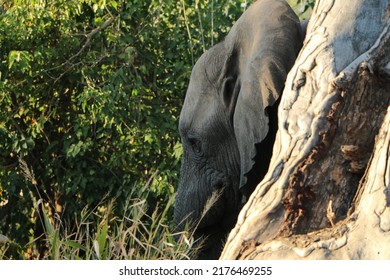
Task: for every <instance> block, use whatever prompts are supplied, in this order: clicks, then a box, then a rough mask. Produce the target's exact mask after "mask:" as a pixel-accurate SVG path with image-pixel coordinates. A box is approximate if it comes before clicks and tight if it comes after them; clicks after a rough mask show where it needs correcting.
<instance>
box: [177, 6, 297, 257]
mask: <svg viewBox="0 0 390 280" xmlns="http://www.w3.org/2000/svg"><path fill="white" fill-rule="evenodd" d="M302 40H303V32H302V30H301V26H300V23H299V19H298V18H297V16H296V15H295V13H294V12H293V11H292V9H291V8H290V7H289V6H288V4H287V3H286V2H285V1H284V0H258V1H256V2H255V3H254V4H252V5H251V6H250V7H249V9H248V10H247V11H246V12H245V13H244V14H243V15H242V16H241V17H240V19H239V20H238V21H237V22H236V24H235V25H234V26H233V27H232V29H231V31H230V33H229V34H228V35H227V37H226V38H225V40H224V41H222V42H220V43H219V44H217V45H215V46H214V47H212V48H211V49H209V50H208V51H207V52H205V53H204V54H203V55H202V56H201V57H200V59H199V60H198V61H197V63H196V64H195V66H194V68H193V70H192V73H191V78H190V83H189V86H188V90H187V94H186V97H185V100H184V105H183V108H182V111H181V115H180V121H179V130H180V135H181V138H182V143H183V157H182V167H181V174H180V182H179V187H178V190H177V196H176V202H175V210H174V222H175V225H176V230H178V231H181V230H183V229H184V227H185V225H186V224H190V225H191V226H193V227H196V229H195V236H196V237H201V236H204V237H206V242H205V244H204V247H203V249H202V250H201V252H200V254H199V256H198V257H199V258H206V259H213V258H217V257H218V256H219V254H220V252H221V249H222V244H223V241H224V239H225V238H226V236H227V233H228V232H229V231H230V230H231V229H232V227H233V226H234V224H235V222H236V220H237V216H238V213H239V211H240V209H241V208H242V206H243V203H244V202H245V200H246V199H247V197H248V196H249V195H250V193H251V192H252V191H253V189H254V188H255V186H256V185H257V183H258V182H259V181H260V180H261V179H262V177H263V176H264V175H265V172H266V171H267V168H268V164H269V161H270V157H271V154H272V146H273V142H274V138H275V133H276V130H277V103H278V99H279V97H280V94H281V93H282V90H283V87H284V83H285V80H286V76H287V73H288V72H289V70H290V68H291V67H292V66H293V64H294V61H295V59H296V56H297V54H298V52H299V50H300V48H301V46H302ZM213 193H214V194H216V193H218V194H219V198H218V199H217V201H216V202H215V203H214V204H213V205H212V206H211V207H210V209H209V210H208V211H207V213H206V214H204V213H203V211H204V207H205V205H206V202H207V201H208V199H209V198H210V196H211V195H212V194H213Z"/></svg>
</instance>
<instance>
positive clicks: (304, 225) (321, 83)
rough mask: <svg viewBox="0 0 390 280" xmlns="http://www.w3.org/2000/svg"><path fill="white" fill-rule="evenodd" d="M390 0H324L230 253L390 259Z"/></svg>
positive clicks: (229, 242)
mask: <svg viewBox="0 0 390 280" xmlns="http://www.w3.org/2000/svg"><path fill="white" fill-rule="evenodd" d="M389 105H390V6H389V1H388V0H375V1H374V0H353V1H335V0H318V1H317V3H316V6H315V8H314V10H313V14H312V16H311V19H310V21H309V25H308V30H307V35H306V39H305V42H304V46H303V48H302V51H301V53H300V55H299V57H298V58H297V61H296V63H295V66H294V67H293V69H292V70H291V72H290V73H289V75H288V78H287V81H286V86H285V90H284V92H283V96H282V100H281V103H280V107H279V113H278V117H279V131H278V133H277V136H276V141H275V145H274V149H273V157H272V160H271V163H270V166H269V170H268V173H267V175H266V176H265V178H264V179H263V181H262V182H261V183H260V184H259V185H258V186H257V188H256V190H255V192H254V193H253V194H252V196H251V198H250V199H249V201H248V203H247V204H246V205H245V207H244V208H243V209H242V211H241V213H240V216H239V218H238V221H237V224H236V227H235V228H234V229H233V230H232V231H231V233H230V235H229V238H228V240H227V243H226V245H225V248H224V251H223V253H222V255H221V258H222V259H390V159H389V157H390V131H389V128H390V106H389Z"/></svg>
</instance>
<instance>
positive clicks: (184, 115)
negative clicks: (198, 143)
mask: <svg viewBox="0 0 390 280" xmlns="http://www.w3.org/2000/svg"><path fill="white" fill-rule="evenodd" d="M221 121H222V109H221V106H220V104H219V102H218V100H217V99H216V98H215V97H213V96H212V95H199V94H188V95H187V96H186V99H185V101H184V106H183V108H182V111H181V114H180V121H179V126H180V130H181V132H188V131H190V130H192V131H198V132H207V130H208V129H209V128H211V127H213V126H214V124H215V123H218V122H221Z"/></svg>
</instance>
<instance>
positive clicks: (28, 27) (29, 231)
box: [0, 0, 246, 258]
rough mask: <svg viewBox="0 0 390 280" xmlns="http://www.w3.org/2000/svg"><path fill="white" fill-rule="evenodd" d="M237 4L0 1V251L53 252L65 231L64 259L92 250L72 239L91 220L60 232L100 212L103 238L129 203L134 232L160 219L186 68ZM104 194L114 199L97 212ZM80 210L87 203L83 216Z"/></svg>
mask: <svg viewBox="0 0 390 280" xmlns="http://www.w3.org/2000/svg"><path fill="white" fill-rule="evenodd" d="M244 3H246V1H233V0H223V1H206V0H204V1H195V2H194V1H187V0H185V1H184V0H181V1H156V0H148V1H144V0H142V1H138V0H133V1H131V2H129V1H124V0H117V1H103V0H82V1H68V0H57V1H47V0H46V1H43V0H32V1H17V0H15V1H2V11H1V14H0V46H1V53H0V61H1V63H0V224H1V226H0V234H2V235H3V236H7V237H8V241H7V244H8V245H7V247H6V248H7V250H5V249H4V248H5V247H4V248H3V250H2V251H1V252H0V254H2V255H1V256H2V257H3V258H47V257H48V256H52V257H54V258H56V256H59V255H58V254H54V252H56V250H57V249H56V248H62V249H58V250H62V251H64V250H65V249H63V248H64V247H61V246H60V247H58V244H59V243H58V242H60V241H61V242H62V243H61V244H62V246H65V245H66V242H65V243H64V241H71V242H76V241H77V242H76V243H69V242H68V243H67V244H68V245H69V244H79V245H75V246H76V247H77V246H78V247H77V249H78V251H77V252H78V254H76V255H77V256H76V255H74V254H73V253H72V254H71V255H72V256H73V257H83V258H84V257H85V258H92V254H88V253H87V250H81V249H80V246H84V247H83V248H87V247H88V244H90V240H95V239H96V240H97V239H98V238H97V237H96V236H99V233H100V234H101V230H102V228H101V227H100V226H97V227H93V228H92V227H88V229H84V230H85V235H83V236H87V237H88V236H89V237H91V238H81V239H80V240H79V239H77V240H76V239H72V238H71V239H69V238H68V237H69V235H71V234H70V233H69V232H70V231H72V230H76V231H77V229H78V227H80V223H81V224H82V225H85V224H90V223H92V224H93V225H98V223H99V222H101V216H102V215H103V216H104V215H110V217H115V218H113V220H110V221H111V222H110V224H107V228H105V229H104V231H107V234H106V235H105V237H104V238H108V236H111V237H112V236H113V235H115V234H114V233H115V232H116V231H118V230H119V229H121V230H126V229H125V228H124V226H129V223H122V228H118V227H117V226H116V225H118V224H117V223H116V222H114V221H117V219H118V218H117V217H124V216H125V215H124V213H126V211H127V209H129V207H131V204H132V203H135V204H136V203H137V201H143V208H142V209H143V210H142V211H144V215H141V216H138V218H139V219H140V220H139V221H135V220H134V221H133V223H137V224H138V225H142V228H143V230H142V231H139V232H138V233H137V236H138V238H139V237H140V234H141V232H143V234H144V233H145V231H147V230H151V231H152V230H153V229H152V228H153V223H156V222H157V220H156V219H157V218H156V219H155V217H159V219H160V220H161V217H162V216H161V215H162V214H163V213H164V219H163V220H161V223H162V224H163V225H164V227H165V226H166V227H167V228H169V227H170V226H171V220H172V217H171V216H172V197H173V195H174V186H175V185H176V183H177V178H178V169H179V168H178V167H179V160H180V156H181V146H180V139H179V135H178V131H177V122H178V117H179V113H180V108H181V105H182V101H183V99H184V94H185V91H186V86H187V84H188V79H189V74H190V71H191V68H192V65H193V64H194V62H195V60H196V59H197V58H198V57H199V56H200V54H201V53H202V52H203V51H204V50H205V49H207V48H209V47H210V46H211V45H213V44H214V43H215V42H217V41H218V40H219V39H220V38H221V36H222V35H224V34H226V33H227V32H228V30H229V28H230V26H231V25H232V22H233V21H234V20H236V19H237V18H238V17H239V16H240V15H241V13H242V11H243V10H244V9H245V5H244ZM112 200H114V201H115V207H109V211H108V213H107V214H102V213H104V211H103V212H102V209H107V205H109V201H112ZM129 205H130V206H129ZM85 209H89V211H92V212H91V214H89V215H87V217H88V219H87V220H85V217H86V215H85ZM99 209H100V210H99ZM156 209H157V210H156ZM99 211H100V212H99ZM156 211H157V212H156ZM130 216H131V215H130ZM151 218H152V219H151ZM129 219H130V218H129ZM131 219H135V218H134V217H133V218H131ZM81 221H82V222H81ZM119 224H121V223H119ZM154 226H156V224H154ZM99 230H100V232H99ZM162 232H164V230H162V231H161V232H160V233H161V234H163V233H162ZM54 233H55V235H53V234H54ZM164 234H166V236H169V235H170V234H171V233H170V231H169V230H168V231H165V233H164ZM119 235H120V234H119V233H117V236H119ZM133 237H134V236H133ZM75 238H76V237H75ZM77 238H79V237H77ZM88 240H89V241H88ZM127 241H128V242H130V241H129V239H127ZM154 241H156V240H154ZM102 242H103V241H102ZM145 242H146V241H145ZM151 242H152V241H151ZM158 242H160V241H158ZM172 242H174V241H172ZM172 242H168V243H172ZM53 243H54V245H53ZM92 243H93V242H92ZM64 244H65V245H64ZM172 244H173V243H172ZM68 247H69V246H68ZM70 247H72V246H70ZM92 247H93V246H92ZM53 248H54V249H53ZM53 250H54V251H53ZM65 251H66V250H65ZM141 251H142V250H140V252H141ZM89 252H91V251H89ZM144 252H146V251H145V250H144ZM95 253H96V252H95ZM145 254H146V253H145ZM149 256H150V255H147V254H146V255H145V257H149ZM95 257H96V258H97V255H96V254H95V255H94V257H93V258H95ZM105 257H106V258H109V255H107V254H106V255H105ZM111 257H114V256H113V255H111ZM160 257H161V255H160ZM138 258H141V255H139V257H138ZM167 258H169V256H168V257H167Z"/></svg>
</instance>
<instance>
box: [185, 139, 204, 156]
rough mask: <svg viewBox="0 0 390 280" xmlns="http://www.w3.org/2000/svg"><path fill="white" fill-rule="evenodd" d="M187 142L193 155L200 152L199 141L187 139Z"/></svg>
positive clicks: (200, 144)
mask: <svg viewBox="0 0 390 280" xmlns="http://www.w3.org/2000/svg"><path fill="white" fill-rule="evenodd" d="M188 142H189V143H190V145H191V147H192V149H193V150H194V152H195V153H197V154H200V153H201V152H202V142H201V141H200V140H198V139H195V138H189V139H188Z"/></svg>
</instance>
